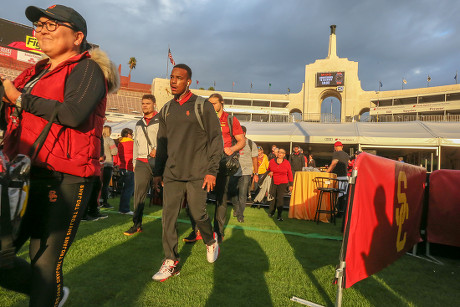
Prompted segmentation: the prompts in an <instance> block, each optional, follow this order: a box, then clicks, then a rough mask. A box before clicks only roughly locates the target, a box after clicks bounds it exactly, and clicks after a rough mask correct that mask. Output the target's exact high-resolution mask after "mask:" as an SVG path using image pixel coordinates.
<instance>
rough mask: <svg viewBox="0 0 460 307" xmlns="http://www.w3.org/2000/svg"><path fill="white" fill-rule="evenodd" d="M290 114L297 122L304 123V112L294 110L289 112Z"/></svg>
mask: <svg viewBox="0 0 460 307" xmlns="http://www.w3.org/2000/svg"><path fill="white" fill-rule="evenodd" d="M289 114H290V115H291V116H292V117H293V118H294V121H295V122H301V121H302V111H300V110H299V109H292V110H290V111H289Z"/></svg>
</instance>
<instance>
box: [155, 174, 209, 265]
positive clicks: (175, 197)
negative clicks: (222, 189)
mask: <svg viewBox="0 0 460 307" xmlns="http://www.w3.org/2000/svg"><path fill="white" fill-rule="evenodd" d="M202 186H203V180H202V179H201V180H194V181H167V182H165V183H164V189H163V215H162V224H163V225H162V226H163V250H164V253H165V259H171V260H179V253H178V250H177V246H178V242H177V217H178V216H179V212H180V209H181V207H182V203H183V202H184V197H185V193H187V204H188V208H189V212H190V215H191V216H192V218H193V220H194V221H195V223H196V226H197V227H198V230H199V231H200V232H201V236H202V237H203V242H204V243H205V244H206V245H210V244H212V243H214V242H215V241H214V239H213V236H212V235H213V231H212V225H211V221H210V220H209V216H208V213H207V212H206V195H207V192H206V191H205V190H203V189H202V188H201V187H202Z"/></svg>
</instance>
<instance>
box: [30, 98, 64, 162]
mask: <svg viewBox="0 0 460 307" xmlns="http://www.w3.org/2000/svg"><path fill="white" fill-rule="evenodd" d="M59 107H60V106H59V105H58V106H56V107H55V108H54V110H53V114H51V118H50V120H49V122H48V123H47V124H46V126H45V127H44V128H43V130H42V132H40V135H39V136H38V138H37V139H36V140H35V142H34V143H33V144H32V147H31V148H30V151H29V157H30V158H31V159H32V160H33V159H35V158H36V157H37V156H38V153H39V152H40V150H41V149H42V147H43V144H45V140H46V138H47V137H48V133H49V132H50V130H51V125H52V124H53V122H54V120H55V119H56V117H57V113H58V110H59Z"/></svg>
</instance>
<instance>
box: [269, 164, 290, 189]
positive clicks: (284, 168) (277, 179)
mask: <svg viewBox="0 0 460 307" xmlns="http://www.w3.org/2000/svg"><path fill="white" fill-rule="evenodd" d="M276 160H277V158H275V159H271V160H270V162H269V163H268V171H269V172H273V177H272V178H273V183H274V184H276V185H278V184H282V183H291V182H292V181H293V178H292V170H291V163H289V161H288V160H286V159H284V160H283V162H281V164H278V163H276Z"/></svg>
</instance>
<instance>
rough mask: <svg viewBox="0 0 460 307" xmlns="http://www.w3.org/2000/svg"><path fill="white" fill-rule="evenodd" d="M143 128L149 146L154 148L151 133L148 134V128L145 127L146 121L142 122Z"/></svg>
mask: <svg viewBox="0 0 460 307" xmlns="http://www.w3.org/2000/svg"><path fill="white" fill-rule="evenodd" d="M141 128H142V131H144V134H145V138H146V139H147V144H148V146H150V147H152V148H153V146H152V143H151V142H150V138H149V135H148V134H147V129H145V126H144V122H142V125H141ZM147 149H148V150H150V148H147Z"/></svg>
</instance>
